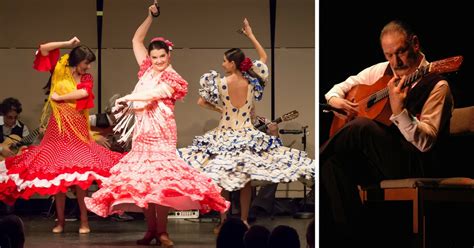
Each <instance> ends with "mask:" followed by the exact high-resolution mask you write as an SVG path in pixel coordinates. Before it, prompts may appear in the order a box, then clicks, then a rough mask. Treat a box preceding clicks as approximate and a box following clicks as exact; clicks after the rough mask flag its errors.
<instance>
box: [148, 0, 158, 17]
mask: <svg viewBox="0 0 474 248" xmlns="http://www.w3.org/2000/svg"><path fill="white" fill-rule="evenodd" d="M157 5H158V1H155V4H152V5H150V7H148V14H149V15H152V16H156V15H157V14H158V8H157V7H156V6H157Z"/></svg>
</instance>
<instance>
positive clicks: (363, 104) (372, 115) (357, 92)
mask: <svg viewBox="0 0 474 248" xmlns="http://www.w3.org/2000/svg"><path fill="white" fill-rule="evenodd" d="M462 61H463V57H462V56H455V57H450V58H446V59H442V60H438V61H434V62H431V63H429V64H428V65H426V66H423V67H421V68H419V69H418V70H416V71H415V72H413V73H411V74H410V75H408V76H407V78H406V80H405V82H404V84H403V85H402V89H403V88H405V87H409V86H411V85H412V84H413V83H414V82H416V81H417V80H418V79H420V78H422V77H424V76H425V75H427V74H428V73H439V74H442V73H449V72H454V71H457V70H459V67H460V66H461V64H462ZM391 78H392V76H391V75H384V76H383V77H381V78H380V79H379V80H377V82H375V84H373V85H357V86H355V87H353V88H352V89H351V90H350V91H349V92H348V93H347V94H346V97H345V99H346V100H349V101H351V102H356V103H359V107H358V113H356V114H353V115H349V116H347V118H346V119H342V118H339V117H336V116H334V118H333V121H332V124H331V128H330V130H329V137H332V136H333V135H334V134H335V133H336V132H337V131H338V130H339V129H341V128H342V127H343V126H344V125H345V124H346V123H347V122H349V121H351V120H353V119H354V118H355V117H366V118H369V119H372V120H377V121H378V122H380V123H382V124H385V125H387V126H389V125H391V124H392V123H391V121H390V116H391V115H392V110H391V108H390V102H389V101H388V87H387V83H388V81H390V79H391Z"/></svg>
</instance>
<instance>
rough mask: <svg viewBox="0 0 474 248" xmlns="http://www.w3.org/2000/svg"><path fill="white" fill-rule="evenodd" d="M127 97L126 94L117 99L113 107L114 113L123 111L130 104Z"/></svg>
mask: <svg viewBox="0 0 474 248" xmlns="http://www.w3.org/2000/svg"><path fill="white" fill-rule="evenodd" d="M125 97H126V96H124V97H121V98H119V99H117V100H115V106H113V107H112V114H114V115H115V114H118V113H120V112H122V110H123V109H124V108H126V107H127V106H128V103H127V100H126V98H125Z"/></svg>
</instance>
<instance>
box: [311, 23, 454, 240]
mask: <svg viewBox="0 0 474 248" xmlns="http://www.w3.org/2000/svg"><path fill="white" fill-rule="evenodd" d="M380 45H381V47H382V50H383V53H384V56H385V58H386V60H387V61H385V62H381V63H378V64H375V65H373V66H370V67H368V68H366V69H364V70H363V71H361V72H360V73H359V74H357V75H354V76H351V77H349V78H348V79H347V80H345V81H344V82H341V83H339V84H336V85H334V87H333V88H332V89H331V90H330V91H329V92H327V94H326V95H325V98H326V100H327V102H328V104H329V105H331V106H332V107H334V108H337V109H340V110H343V111H344V112H345V113H346V114H347V115H346V116H344V115H341V114H340V113H335V117H334V119H335V120H338V118H346V117H347V116H351V115H356V117H355V118H353V119H351V120H350V121H349V122H347V123H346V124H345V125H344V126H343V127H342V128H340V129H339V130H337V132H335V134H333V135H332V136H331V137H330V139H329V141H328V142H326V143H325V145H324V146H323V147H321V149H320V176H319V178H320V182H321V183H320V216H321V220H320V223H321V226H322V227H324V228H321V236H320V237H321V247H343V246H341V245H350V246H352V247H359V246H361V243H357V242H358V241H361V240H358V235H360V234H361V233H366V232H368V231H370V230H367V228H370V227H369V225H370V224H367V222H366V221H362V212H363V206H362V204H361V200H360V198H359V195H358V190H357V186H358V185H373V184H378V183H379V182H380V181H382V180H385V179H400V178H407V177H422V176H429V175H430V174H429V173H431V172H432V171H430V169H432V168H435V162H436V155H437V154H439V153H438V152H437V151H438V149H439V146H440V145H441V143H442V141H443V138H444V137H445V136H447V134H448V132H449V119H450V116H451V111H452V108H453V99H452V96H451V92H450V88H449V85H448V82H447V81H446V79H444V78H443V77H442V76H440V75H438V74H427V75H426V76H424V77H421V79H418V80H413V81H414V82H413V83H412V84H411V85H408V86H407V87H403V86H404V82H406V81H407V80H409V78H410V77H408V76H409V75H413V74H414V73H415V72H416V71H417V70H418V69H419V68H422V67H424V66H427V65H428V64H429V63H428V61H427V60H426V58H425V55H424V54H423V53H422V52H421V50H420V40H419V38H418V36H417V35H415V34H414V33H413V32H412V30H410V28H408V26H406V25H405V24H404V23H402V22H400V21H391V22H389V23H388V24H387V25H385V26H384V28H383V29H382V31H381V33H380ZM381 78H385V79H387V80H386V81H385V82H383V84H384V85H383V86H384V87H386V88H387V89H388V101H387V104H389V106H388V110H389V111H391V113H390V114H388V115H387V117H388V118H387V119H388V121H387V122H386V123H387V124H388V125H387V124H381V122H379V121H377V120H375V119H374V118H367V117H360V116H357V113H360V112H361V110H362V109H363V107H364V105H362V103H360V102H352V101H350V100H348V99H345V97H346V96H347V94H348V93H349V91H351V89H354V87H358V86H361V85H364V86H367V85H375V83H376V82H377V81H378V80H379V79H381ZM359 103H360V104H359ZM359 237H365V235H360V236H359ZM336 242H346V243H344V244H336Z"/></svg>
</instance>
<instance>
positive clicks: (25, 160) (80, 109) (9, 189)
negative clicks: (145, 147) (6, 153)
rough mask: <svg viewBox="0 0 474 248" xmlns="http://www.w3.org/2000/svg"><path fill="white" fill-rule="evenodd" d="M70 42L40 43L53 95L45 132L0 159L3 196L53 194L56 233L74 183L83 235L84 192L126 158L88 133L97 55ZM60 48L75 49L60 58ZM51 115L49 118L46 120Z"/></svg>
mask: <svg viewBox="0 0 474 248" xmlns="http://www.w3.org/2000/svg"><path fill="white" fill-rule="evenodd" d="M79 44H80V41H79V39H78V38H76V37H74V38H72V39H70V40H69V41H60V42H49V43H46V44H42V45H41V46H40V47H39V50H38V51H37V54H36V59H35V61H34V66H33V67H34V69H36V70H38V71H49V72H51V78H50V81H49V82H48V85H47V90H48V91H49V96H48V99H47V102H46V104H45V107H44V108H43V114H42V117H41V120H42V121H41V122H42V123H44V122H45V121H47V127H46V132H45V134H44V137H43V139H42V141H41V143H40V144H39V145H38V146H35V147H30V148H29V149H27V150H26V151H25V152H23V153H22V154H21V155H18V156H14V157H9V158H7V159H6V160H5V161H4V162H1V163H0V200H1V201H4V202H6V203H8V204H13V203H14V201H15V200H16V199H17V198H20V197H21V198H24V199H29V198H30V197H31V196H32V195H33V194H40V195H54V199H55V202H56V203H55V204H56V213H57V223H56V226H55V227H54V228H53V230H52V231H53V232H54V233H61V232H63V231H64V224H65V218H64V208H65V200H66V195H65V193H66V192H67V190H68V188H70V187H75V191H76V196H77V201H78V203H79V209H80V220H81V224H80V228H79V233H89V232H90V228H89V224H88V219H87V209H86V207H85V203H84V197H85V195H86V190H87V189H88V188H89V186H90V185H91V184H92V183H93V182H94V181H97V182H98V183H99V184H100V183H101V181H102V180H103V179H104V178H105V177H108V176H109V175H110V174H109V170H110V168H112V166H113V165H114V164H116V163H117V162H118V160H120V158H122V155H121V154H120V153H115V152H111V151H109V150H107V149H105V148H103V147H102V146H99V145H97V144H96V143H95V142H94V140H93V139H92V138H91V136H90V130H89V124H88V116H89V113H88V109H90V108H92V107H93V106H94V101H93V100H94V95H93V93H92V88H93V78H92V75H91V74H89V73H87V71H88V70H89V69H90V68H91V63H92V62H94V60H95V55H94V53H93V52H92V51H91V50H90V49H89V48H88V47H86V46H83V45H79ZM60 48H72V50H71V51H70V53H69V54H65V55H63V56H62V57H60V51H59V49H60ZM48 117H49V118H48Z"/></svg>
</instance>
